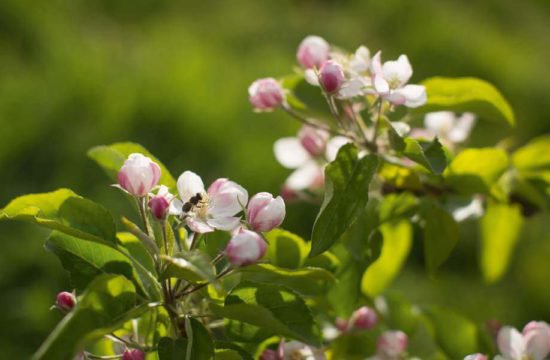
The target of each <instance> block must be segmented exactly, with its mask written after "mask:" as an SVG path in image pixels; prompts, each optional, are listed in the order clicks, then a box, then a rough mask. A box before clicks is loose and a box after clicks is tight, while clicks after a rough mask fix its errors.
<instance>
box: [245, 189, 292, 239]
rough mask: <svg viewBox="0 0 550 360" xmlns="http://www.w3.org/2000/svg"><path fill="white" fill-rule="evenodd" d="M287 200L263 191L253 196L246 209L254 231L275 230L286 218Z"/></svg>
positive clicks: (249, 222)
mask: <svg viewBox="0 0 550 360" xmlns="http://www.w3.org/2000/svg"><path fill="white" fill-rule="evenodd" d="M285 213H286V211H285V202H284V200H283V198H282V197H280V196H277V198H275V199H274V198H273V195H271V194H270V193H267V192H261V193H258V194H256V195H254V196H253V197H252V199H250V202H249V203H248V207H247V210H246V214H247V219H248V224H249V225H250V228H252V230H254V231H258V232H264V231H269V230H273V229H274V228H276V227H277V226H279V225H281V223H282V222H283V220H284V218H285Z"/></svg>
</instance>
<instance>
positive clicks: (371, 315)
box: [349, 306, 378, 330]
mask: <svg viewBox="0 0 550 360" xmlns="http://www.w3.org/2000/svg"><path fill="white" fill-rule="evenodd" d="M377 323H378V316H377V315H376V312H375V311H374V310H373V309H371V308H370V307H368V306H362V307H360V308H359V309H357V310H355V312H354V313H353V314H352V315H351V318H350V319H349V327H350V328H352V329H357V330H367V329H372V328H373V327H375V326H376V324H377Z"/></svg>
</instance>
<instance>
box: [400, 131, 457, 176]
mask: <svg viewBox="0 0 550 360" xmlns="http://www.w3.org/2000/svg"><path fill="white" fill-rule="evenodd" d="M422 144H423V143H421V142H419V141H418V140H415V139H412V138H406V139H405V149H404V150H403V155H404V156H406V157H408V158H409V159H411V160H413V161H414V162H416V163H418V164H420V165H422V166H423V167H424V168H426V169H427V170H429V171H431V172H433V173H434V174H438V175H439V174H441V173H442V172H443V170H445V167H446V166H447V158H446V156H445V151H444V150H443V146H442V145H441V143H440V142H439V140H438V139H437V138H435V139H434V140H433V141H432V142H430V143H427V145H426V146H425V147H423V146H422Z"/></svg>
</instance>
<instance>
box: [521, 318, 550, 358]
mask: <svg viewBox="0 0 550 360" xmlns="http://www.w3.org/2000/svg"><path fill="white" fill-rule="evenodd" d="M523 338H524V340H525V352H526V355H530V356H531V358H532V359H533V360H543V359H546V355H548V353H549V352H550V326H549V325H548V324H547V323H545V322H544V321H531V322H530V323H528V324H527V325H525V328H524V329H523Z"/></svg>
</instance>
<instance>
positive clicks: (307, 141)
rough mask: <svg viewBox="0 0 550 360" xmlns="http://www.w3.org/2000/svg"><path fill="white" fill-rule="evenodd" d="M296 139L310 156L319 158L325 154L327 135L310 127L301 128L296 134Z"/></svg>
mask: <svg viewBox="0 0 550 360" xmlns="http://www.w3.org/2000/svg"><path fill="white" fill-rule="evenodd" d="M298 139H300V144H302V146H303V147H304V149H306V150H307V152H308V153H310V154H311V156H319V155H323V154H324V153H325V149H326V147H327V141H328V139H329V134H328V133H327V132H326V131H323V130H319V129H315V128H312V127H311V126H303V127H302V128H301V129H300V131H299V132H298Z"/></svg>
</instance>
